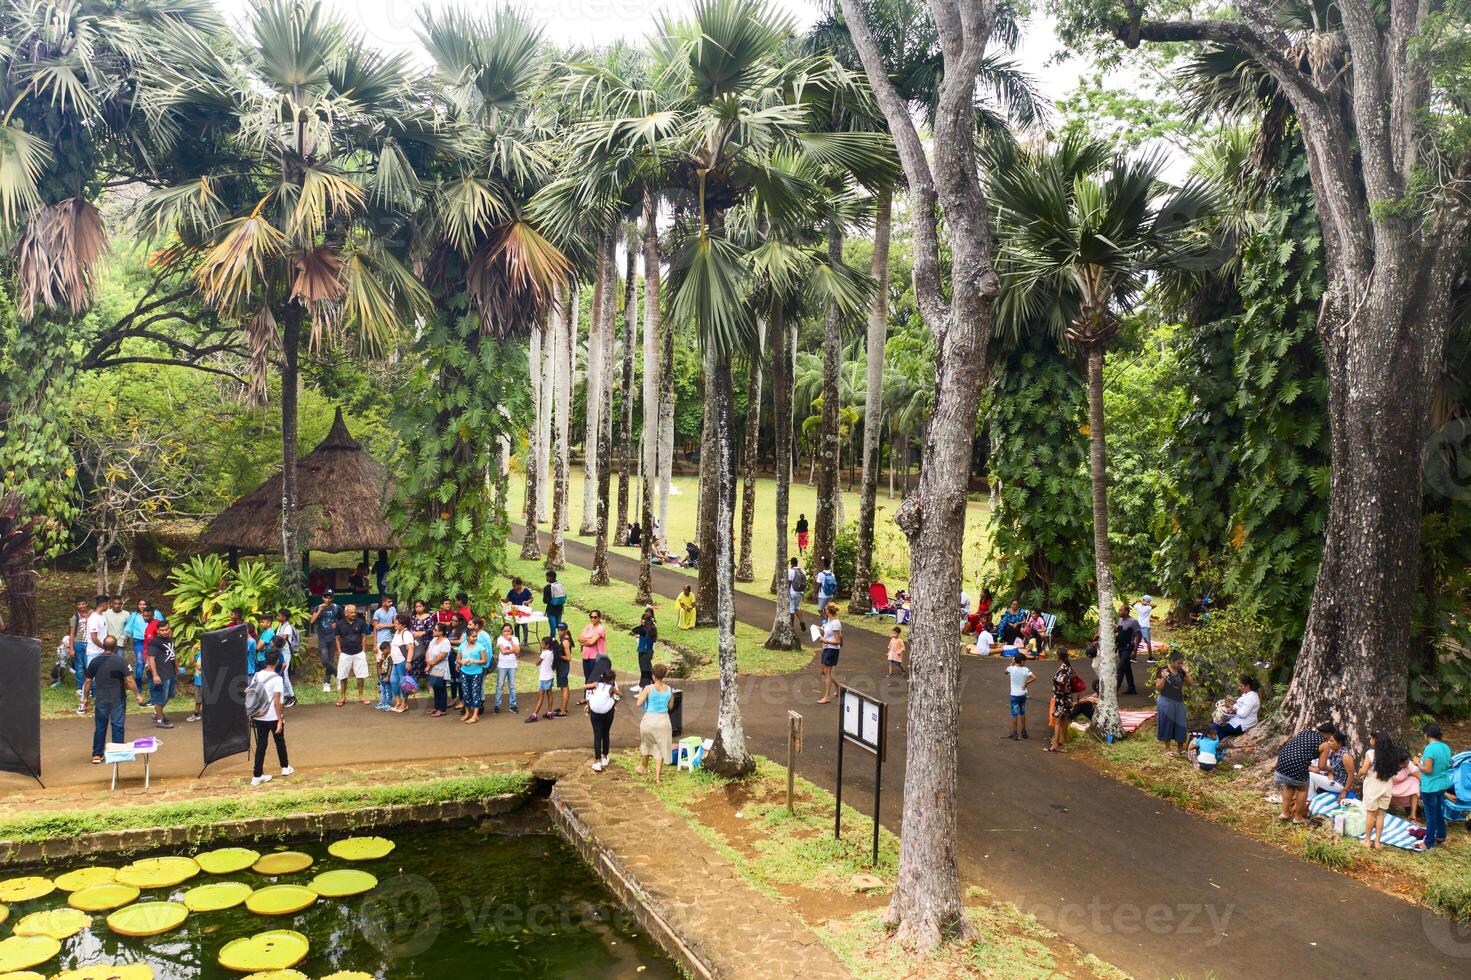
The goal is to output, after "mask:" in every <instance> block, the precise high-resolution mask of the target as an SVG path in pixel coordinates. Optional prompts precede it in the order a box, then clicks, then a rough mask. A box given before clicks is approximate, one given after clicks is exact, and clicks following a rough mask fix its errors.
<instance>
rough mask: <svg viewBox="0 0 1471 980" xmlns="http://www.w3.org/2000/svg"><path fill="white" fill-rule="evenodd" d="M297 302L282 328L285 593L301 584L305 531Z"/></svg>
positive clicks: (290, 305)
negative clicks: (300, 494) (299, 473)
mask: <svg viewBox="0 0 1471 980" xmlns="http://www.w3.org/2000/svg"><path fill="white" fill-rule="evenodd" d="M303 312H304V311H303V310H302V308H301V306H300V305H298V304H297V303H296V302H294V301H293V302H290V303H288V304H287V305H286V313H285V316H284V317H282V324H281V327H282V329H281V360H282V367H281V561H282V563H283V564H284V565H285V568H284V569H283V576H282V577H283V581H282V583H281V587H282V590H283V592H286V593H294V592H296V591H298V590H299V588H300V586H301V585H302V582H301V529H300V528H299V527H298V526H297V509H296V502H297V494H296V438H297V386H298V384H299V380H300V374H301V369H300V362H299V358H300V356H301V318H302V314H303Z"/></svg>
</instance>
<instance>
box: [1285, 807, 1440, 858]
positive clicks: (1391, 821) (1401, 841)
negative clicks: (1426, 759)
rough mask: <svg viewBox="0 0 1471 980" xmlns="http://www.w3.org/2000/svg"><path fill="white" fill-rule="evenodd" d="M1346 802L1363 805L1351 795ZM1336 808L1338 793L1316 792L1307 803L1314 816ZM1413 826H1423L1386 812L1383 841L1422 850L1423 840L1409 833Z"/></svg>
mask: <svg viewBox="0 0 1471 980" xmlns="http://www.w3.org/2000/svg"><path fill="white" fill-rule="evenodd" d="M1346 802H1350V803H1353V804H1355V805H1358V806H1362V805H1363V803H1362V801H1361V800H1358V799H1355V798H1354V797H1353V796H1352V795H1350V796H1349V797H1348V800H1347V801H1346ZM1337 808H1338V794H1336V793H1318V794H1317V795H1316V796H1314V797H1313V798H1312V800H1311V801H1310V802H1309V803H1308V812H1309V813H1311V814H1312V815H1313V816H1315V817H1327V816H1328V815H1329V814H1330V813H1332V811H1333V810H1335V809H1337ZM1415 827H1423V825H1422V824H1418V823H1412V822H1410V821H1409V820H1406V819H1405V818H1404V817H1397V816H1395V815H1394V814H1392V813H1386V814H1385V815H1384V843H1386V844H1388V845H1390V846H1391V847H1398V848H1400V849H1402V850H1406V851H1420V850H1424V845H1423V842H1422V841H1421V840H1420V839H1419V838H1417V837H1414V836H1413V835H1411V834H1410V830H1411V829H1412V828H1415ZM1345 836H1348V835H1345ZM1353 836H1354V837H1356V838H1358V839H1359V840H1363V839H1364V835H1363V834H1354V835H1353Z"/></svg>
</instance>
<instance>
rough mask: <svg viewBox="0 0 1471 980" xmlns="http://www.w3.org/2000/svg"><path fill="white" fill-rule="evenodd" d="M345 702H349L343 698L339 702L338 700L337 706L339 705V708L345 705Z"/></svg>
mask: <svg viewBox="0 0 1471 980" xmlns="http://www.w3.org/2000/svg"><path fill="white" fill-rule="evenodd" d="M344 704H347V701H346V700H342V701H338V702H337V707H339V708H340V707H342V706H343V705H344Z"/></svg>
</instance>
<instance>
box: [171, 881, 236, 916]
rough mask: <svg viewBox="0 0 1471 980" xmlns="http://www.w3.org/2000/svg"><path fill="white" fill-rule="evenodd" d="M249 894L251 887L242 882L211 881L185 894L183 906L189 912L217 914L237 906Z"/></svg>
mask: <svg viewBox="0 0 1471 980" xmlns="http://www.w3.org/2000/svg"><path fill="white" fill-rule="evenodd" d="M250 892H251V887H250V886H249V885H247V884H246V883H245V882H243V881H212V882H210V883H209V884H207V885H196V886H195V887H193V888H191V889H189V890H188V891H187V892H185V893H184V904H185V905H186V906H187V907H188V909H189V911H190V912H218V911H220V910H221V909H230V908H234V907H235V906H237V905H239V904H240V903H241V902H243V901H245V899H246V898H247V897H249V895H250Z"/></svg>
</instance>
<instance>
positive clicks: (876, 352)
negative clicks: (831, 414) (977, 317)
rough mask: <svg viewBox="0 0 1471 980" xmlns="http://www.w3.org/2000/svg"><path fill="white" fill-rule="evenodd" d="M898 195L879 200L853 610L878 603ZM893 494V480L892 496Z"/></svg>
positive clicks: (850, 604) (881, 196)
mask: <svg viewBox="0 0 1471 980" xmlns="http://www.w3.org/2000/svg"><path fill="white" fill-rule="evenodd" d="M893 205H894V199H893V196H892V195H891V193H890V192H889V191H887V190H885V191H881V192H880V193H879V195H878V198H877V200H876V201H875V202H874V207H875V208H876V213H875V215H874V224H873V264H872V266H870V272H871V273H872V275H873V278H874V280H875V281H876V282H877V283H878V290H877V292H876V293H875V294H874V297H873V306H872V307H871V308H870V309H869V311H868V389H867V391H866V392H865V393H864V399H863V484H862V487H861V497H862V499H861V501H860V503H859V506H858V566H857V570H856V571H855V572H854V573H853V597H852V599H850V600H849V601H848V610H849V612H857V613H866V612H868V611H869V610H870V609H872V608H873V604H872V603H871V602H870V601H869V597H868V587H869V585H870V584H872V582H873V534H874V531H873V527H874V520H875V514H876V511H877V509H878V491H879V442H880V437H881V436H882V435H883V430H884V423H883V414H884V344H885V343H886V342H887V340H888V337H889V237H890V231H891V227H892V224H893V220H892V219H893ZM893 495H894V490H893V484H892V483H890V485H889V496H891V497H892V496H893Z"/></svg>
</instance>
